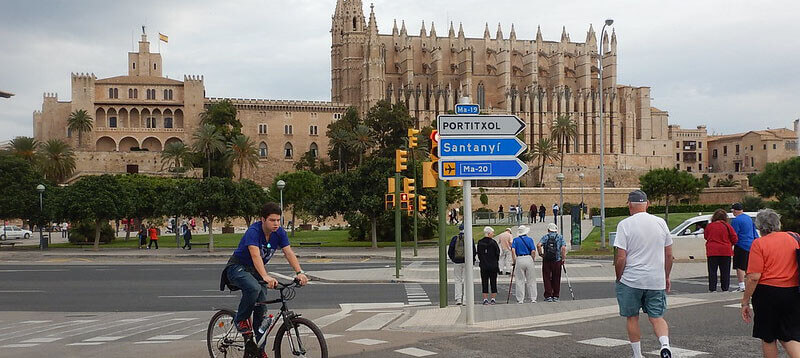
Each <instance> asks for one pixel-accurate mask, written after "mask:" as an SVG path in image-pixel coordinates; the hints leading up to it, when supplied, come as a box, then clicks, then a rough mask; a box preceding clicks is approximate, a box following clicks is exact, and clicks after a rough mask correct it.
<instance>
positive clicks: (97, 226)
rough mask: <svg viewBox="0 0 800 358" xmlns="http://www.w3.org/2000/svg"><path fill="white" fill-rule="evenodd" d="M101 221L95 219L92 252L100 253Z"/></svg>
mask: <svg viewBox="0 0 800 358" xmlns="http://www.w3.org/2000/svg"><path fill="white" fill-rule="evenodd" d="M101 223H102V220H100V219H97V220H96V222H95V228H94V251H100V224H101Z"/></svg>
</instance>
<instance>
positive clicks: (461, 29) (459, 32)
mask: <svg viewBox="0 0 800 358" xmlns="http://www.w3.org/2000/svg"><path fill="white" fill-rule="evenodd" d="M458 37H460V38H462V39H463V38H464V26H463V25H462V24H461V23H460V22H459V23H458Z"/></svg>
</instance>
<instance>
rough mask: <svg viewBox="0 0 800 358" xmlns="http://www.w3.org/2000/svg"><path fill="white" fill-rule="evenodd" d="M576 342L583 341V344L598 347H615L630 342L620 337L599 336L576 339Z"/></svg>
mask: <svg viewBox="0 0 800 358" xmlns="http://www.w3.org/2000/svg"><path fill="white" fill-rule="evenodd" d="M578 343H583V344H588V345H592V346H598V347H616V346H621V345H625V344H628V343H630V342H628V341H623V340H621V339H614V338H607V337H600V338H592V339H586V340H583V341H578Z"/></svg>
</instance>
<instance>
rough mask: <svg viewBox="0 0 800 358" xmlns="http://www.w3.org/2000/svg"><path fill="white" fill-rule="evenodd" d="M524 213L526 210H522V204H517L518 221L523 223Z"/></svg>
mask: <svg viewBox="0 0 800 358" xmlns="http://www.w3.org/2000/svg"><path fill="white" fill-rule="evenodd" d="M523 214H525V211H524V210H522V205H517V223H519V224H521V223H522V216H523Z"/></svg>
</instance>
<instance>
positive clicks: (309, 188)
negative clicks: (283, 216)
mask: <svg viewBox="0 0 800 358" xmlns="http://www.w3.org/2000/svg"><path fill="white" fill-rule="evenodd" d="M278 180H283V181H285V182H286V187H285V188H284V189H283V204H284V206H285V207H289V208H291V210H292V225H291V230H292V234H294V227H295V226H296V225H297V221H295V219H296V215H297V214H303V213H312V212H313V211H314V205H315V203H316V201H317V200H318V199H319V197H320V195H321V193H322V188H323V186H322V179H321V178H320V176H319V175H316V174H314V173H312V172H309V171H305V170H300V171H296V172H292V173H283V174H280V175H278V176H276V177H275V180H273V182H272V185H271V186H270V188H269V192H270V196H271V197H272V199H273V200H275V199H279V195H280V190H278V185H277V183H278ZM275 201H279V200H275Z"/></svg>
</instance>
